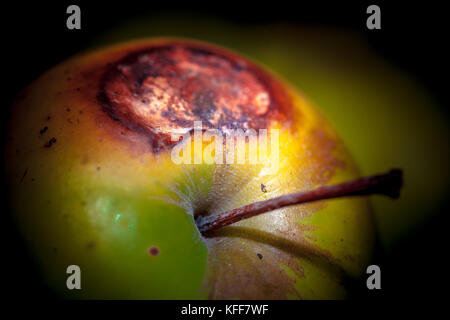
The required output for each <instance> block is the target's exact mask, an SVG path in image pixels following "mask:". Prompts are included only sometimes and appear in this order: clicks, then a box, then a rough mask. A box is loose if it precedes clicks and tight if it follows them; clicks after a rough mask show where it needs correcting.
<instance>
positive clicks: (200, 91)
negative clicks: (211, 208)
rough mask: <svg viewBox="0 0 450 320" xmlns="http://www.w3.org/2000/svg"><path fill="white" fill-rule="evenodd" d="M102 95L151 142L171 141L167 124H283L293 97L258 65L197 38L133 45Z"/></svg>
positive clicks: (108, 107) (104, 82) (109, 108)
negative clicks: (150, 44) (166, 42)
mask: <svg viewBox="0 0 450 320" xmlns="http://www.w3.org/2000/svg"><path fill="white" fill-rule="evenodd" d="M98 99H99V101H100V103H101V105H102V108H103V110H104V111H105V112H106V113H108V114H109V115H110V116H111V118H113V119H114V120H117V121H119V122H121V123H122V124H123V125H124V126H126V127H127V128H128V129H130V130H133V131H136V132H140V133H143V134H145V135H148V137H149V138H150V139H151V142H152V146H153V150H154V151H159V150H160V149H165V148H167V147H168V146H170V145H172V144H173V143H172V142H171V141H170V132H171V131H173V130H175V129H185V130H186V131H189V130H190V129H192V128H193V122H194V121H196V120H197V121H198V120H201V121H202V124H203V128H206V129H208V128H218V129H224V128H242V129H247V128H253V129H263V128H268V127H270V124H271V121H274V120H278V121H280V122H282V123H285V124H286V121H287V119H290V117H289V113H290V112H291V108H292V103H291V100H290V99H289V97H288V94H287V92H286V90H285V89H284V88H283V87H282V86H281V85H280V84H279V83H278V82H276V81H274V79H273V76H271V75H269V74H267V72H265V71H264V70H262V69H261V68H260V67H258V66H256V65H255V64H253V63H250V62H249V61H247V60H244V59H242V58H240V57H237V56H236V55H234V54H231V53H229V52H226V51H225V50H221V49H218V48H212V47H206V46H204V45H200V44H188V43H175V42H174V43H168V44H164V45H156V46H152V47H149V48H142V49H139V50H138V51H136V52H131V53H129V54H128V55H127V56H125V57H124V58H122V59H121V60H119V61H117V62H115V63H113V64H112V65H110V66H109V68H108V70H106V72H105V73H104V75H103V77H102V79H101V85H100V91H99V94H98Z"/></svg>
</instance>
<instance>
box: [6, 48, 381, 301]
mask: <svg viewBox="0 0 450 320" xmlns="http://www.w3.org/2000/svg"><path fill="white" fill-rule="evenodd" d="M174 41H177V42H179V43H191V44H194V45H199V46H207V48H210V49H211V50H212V51H213V52H219V53H221V54H224V55H225V56H227V55H229V56H230V57H234V58H235V57H236V55H235V54H234V53H229V52H228V51H227V50H225V49H222V48H218V47H215V46H211V45H207V44H200V43H197V42H192V41H185V40H174V39H151V40H142V41H135V42H130V43H124V44H119V45H114V46H111V47H107V48H104V49H100V50H96V51H92V52H88V53H84V54H81V55H77V56H75V57H73V58H71V59H69V60H67V61H65V62H63V63H61V64H59V65H57V66H56V67H54V68H52V69H51V70H49V71H48V72H46V73H45V74H43V75H42V76H41V77H40V78H38V79H37V80H36V81H34V82H33V83H32V84H31V85H30V86H29V87H27V88H26V89H25V90H24V91H23V92H22V93H21V94H20V95H19V97H18V98H17V100H16V102H15V104H14V106H13V109H12V115H11V119H10V121H9V129H8V142H7V145H6V147H5V162H6V175H7V181H8V187H9V190H10V200H11V203H10V205H11V208H12V211H13V214H14V217H15V220H16V222H17V225H18V227H19V229H20V231H21V233H22V234H23V237H24V238H25V240H26V243H27V245H28V248H29V251H30V253H31V255H32V256H33V257H34V258H35V259H36V261H37V265H38V266H39V271H40V274H41V276H42V279H43V281H44V282H45V283H46V284H47V285H48V286H49V287H50V288H52V290H53V291H54V292H55V293H56V294H57V295H59V296H61V297H64V298H77V299H342V298H346V297H348V296H349V294H350V293H349V291H348V288H347V286H346V284H347V282H346V281H347V280H349V279H350V280H351V279H358V278H360V277H361V276H362V275H363V274H364V273H365V270H366V267H367V265H368V264H369V262H370V258H371V255H372V251H373V246H374V232H373V223H372V216H371V210H370V205H369V202H368V200H367V199H365V198H351V199H350V198H349V199H347V198H346V199H339V200H330V201H321V202H317V203H311V204H307V205H301V206H294V207H288V208H282V209H278V210H275V211H273V212H270V213H267V214H264V215H260V216H257V217H254V218H251V219H247V220H243V221H240V222H238V223H236V224H234V225H231V226H228V227H225V228H223V229H221V230H219V231H218V232H217V234H215V235H214V236H213V237H209V238H205V237H203V236H202V235H200V233H199V232H198V230H197V228H196V225H195V222H194V218H193V214H195V213H196V212H198V211H199V210H201V211H203V212H206V213H207V214H214V213H219V212H222V211H225V210H229V209H233V208H236V207H239V206H242V205H245V204H248V203H251V202H254V201H260V200H263V199H267V198H271V197H275V196H278V195H282V194H286V193H289V192H294V191H299V190H310V189H312V188H315V187H318V186H323V185H329V184H334V183H338V182H343V181H348V180H350V179H353V178H355V177H358V176H359V174H358V170H357V168H356V166H355V164H354V162H353V160H352V158H351V156H350V155H349V153H348V152H347V150H346V148H345V146H344V145H343V143H342V141H341V140H340V139H339V137H338V136H337V134H336V133H335V132H334V130H333V129H332V128H331V127H330V125H329V124H328V123H327V121H326V120H325V119H324V118H323V117H322V116H321V115H320V114H319V113H318V112H317V111H316V110H315V109H314V108H313V107H312V106H311V104H310V103H309V102H308V101H307V100H306V99H305V98H304V97H302V96H301V95H300V94H298V92H296V91H295V90H294V89H293V88H292V87H291V86H289V85H288V84H287V83H285V82H283V81H282V80H280V79H278V78H277V77H276V76H274V75H272V74H271V73H270V72H267V71H264V70H263V69H261V70H262V71H261V72H264V73H265V74H266V73H267V74H268V75H270V77H271V79H272V78H273V79H272V80H271V81H274V83H276V84H277V88H279V90H280V91H283V94H285V95H286V96H288V97H289V99H290V100H289V101H290V102H289V104H290V105H291V110H290V112H291V114H290V115H291V117H292V118H291V120H292V121H290V124H289V126H288V128H286V126H285V124H283V123H281V124H280V123H276V122H274V123H271V127H276V128H280V166H279V169H278V171H277V172H271V171H270V170H265V168H261V167H249V166H248V165H239V166H238V165H236V166H219V165H206V164H202V165H192V166H180V165H175V164H174V163H173V162H172V161H171V158H170V152H161V153H158V154H155V153H154V152H151V151H150V149H149V147H148V140H147V138H146V137H145V135H142V134H141V133H139V132H134V131H133V130H130V129H129V128H128V127H126V126H124V125H123V124H121V123H120V122H118V121H115V120H114V119H112V118H111V117H109V116H108V115H107V114H106V113H105V112H104V111H103V110H102V108H101V107H100V106H99V101H98V98H97V97H98V90H99V87H98V86H99V82H100V81H99V80H100V79H101V77H102V76H103V74H104V72H105V68H107V67H108V66H109V65H110V64H111V63H115V62H116V61H118V60H120V59H123V58H124V57H126V56H127V55H128V54H130V53H133V52H137V51H139V50H142V49H143V48H150V47H153V46H157V45H161V44H167V43H173V42H174ZM242 59H244V58H242ZM245 61H248V60H245ZM248 63H249V64H251V65H252V66H253V63H252V62H250V61H249V62H248ZM255 66H256V65H255ZM255 68H260V67H259V66H256V67H255ZM261 184H264V185H265V186H266V188H267V192H262V191H261ZM69 265H78V266H79V267H80V268H81V276H82V289H81V290H68V289H67V286H66V280H67V277H68V276H69V275H68V274H67V273H66V269H67V267H68V266H69Z"/></svg>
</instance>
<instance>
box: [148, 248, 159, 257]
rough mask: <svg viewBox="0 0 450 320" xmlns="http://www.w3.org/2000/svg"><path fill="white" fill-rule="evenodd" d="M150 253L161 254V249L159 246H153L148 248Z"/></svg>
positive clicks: (152, 254) (153, 254)
mask: <svg viewBox="0 0 450 320" xmlns="http://www.w3.org/2000/svg"><path fill="white" fill-rule="evenodd" d="M148 253H149V254H150V255H151V256H157V255H158V254H159V249H158V248H157V247H151V248H150V249H148Z"/></svg>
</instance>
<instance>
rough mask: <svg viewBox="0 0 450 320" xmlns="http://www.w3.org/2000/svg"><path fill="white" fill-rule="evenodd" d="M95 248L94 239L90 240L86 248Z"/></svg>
mask: <svg viewBox="0 0 450 320" xmlns="http://www.w3.org/2000/svg"><path fill="white" fill-rule="evenodd" d="M94 248H95V242H94V241H89V242H88V243H87V244H86V249H94Z"/></svg>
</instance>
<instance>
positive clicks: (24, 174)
mask: <svg viewBox="0 0 450 320" xmlns="http://www.w3.org/2000/svg"><path fill="white" fill-rule="evenodd" d="M27 173H28V168H26V169H25V172H24V173H23V175H22V178H21V179H20V183H22V181H23V179H25V176H26V175H27Z"/></svg>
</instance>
